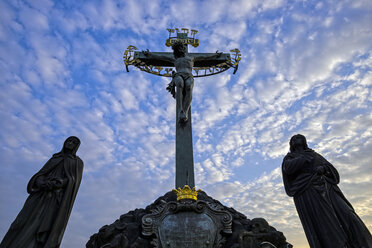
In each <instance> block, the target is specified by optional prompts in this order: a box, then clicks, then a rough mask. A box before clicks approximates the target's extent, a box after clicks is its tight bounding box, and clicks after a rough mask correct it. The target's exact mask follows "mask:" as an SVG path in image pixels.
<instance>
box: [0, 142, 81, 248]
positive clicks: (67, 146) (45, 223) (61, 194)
mask: <svg viewBox="0 0 372 248" xmlns="http://www.w3.org/2000/svg"><path fill="white" fill-rule="evenodd" d="M79 145H80V140H79V139H78V138H77V137H74V136H71V137H69V138H67V139H66V141H65V142H64V145H63V148H62V150H61V152H59V153H56V154H54V155H53V157H52V158H51V159H49V161H48V162H47V163H46V164H45V165H44V166H43V168H41V170H40V171H39V172H38V173H36V174H35V175H34V176H33V177H32V178H31V180H30V182H29V183H28V185H27V192H28V193H29V194H30V195H29V197H28V198H27V200H26V202H25V204H24V206H23V208H22V210H21V212H20V213H19V214H18V216H17V218H16V219H15V221H14V222H13V223H12V225H11V226H10V228H9V230H8V232H7V233H6V235H5V237H4V239H3V241H2V242H1V244H0V247H1V248H21V247H22V248H55V247H59V246H60V244H61V241H62V237H63V234H64V231H65V228H66V225H67V221H68V219H69V216H70V213H71V209H72V206H73V204H74V201H75V197H76V194H77V192H78V189H79V185H80V181H81V177H82V173H83V161H82V160H81V159H80V158H79V157H78V156H76V151H77V150H78V148H79Z"/></svg>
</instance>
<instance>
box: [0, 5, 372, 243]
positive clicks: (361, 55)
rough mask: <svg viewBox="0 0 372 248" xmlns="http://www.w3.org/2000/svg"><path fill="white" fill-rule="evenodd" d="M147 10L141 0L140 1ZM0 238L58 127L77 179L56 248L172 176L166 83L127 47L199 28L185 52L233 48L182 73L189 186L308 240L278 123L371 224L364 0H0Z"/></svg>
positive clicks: (158, 190) (53, 146)
mask: <svg viewBox="0 0 372 248" xmlns="http://www.w3.org/2000/svg"><path fill="white" fill-rule="evenodd" d="M144 6H146V8H145V7H144ZM0 9H1V14H0V20H1V22H0V72H1V75H2V76H1V81H0V82H1V84H0V97H1V101H0V117H1V120H2V121H1V124H0V125H1V126H0V138H1V144H2V145H1V149H0V158H1V161H2V163H1V171H2V173H1V174H0V198H1V200H0V238H2V237H3V235H4V234H5V232H6V231H7V229H8V228H9V225H10V223H11V222H12V221H13V220H14V218H15V216H16V215H17V213H18V212H19V210H20V209H21V207H22V205H23V203H24V201H25V199H26V197H27V195H26V190H25V189H26V185H27V182H28V180H29V178H30V177H31V176H32V175H33V174H34V173H35V172H36V171H37V170H38V169H39V168H40V167H41V166H42V165H43V163H45V162H46V160H47V159H48V158H49V157H50V156H51V154H52V153H54V152H57V151H58V150H59V149H60V147H61V145H62V143H63V141H64V139H65V138H66V137H67V136H69V135H77V136H79V137H80V138H81V140H82V145H81V148H80V150H79V152H78V154H79V156H80V157H81V158H82V159H83V160H84V162H85V172H84V176H83V181H82V185H81V188H80V191H79V193H78V197H77V200H76V202H75V206H74V209H73V211H72V215H71V218H70V222H69V225H68V227H67V230H66V233H65V237H64V240H63V243H62V247H83V246H84V244H85V243H86V241H87V240H88V239H89V236H90V235H91V234H93V233H95V232H97V231H98V229H99V228H100V227H101V226H102V225H104V224H109V223H111V222H113V221H114V220H115V219H116V218H117V217H119V216H120V215H121V214H123V213H126V212H127V211H129V210H131V209H134V208H136V207H144V206H146V205H147V204H149V203H151V202H152V201H153V200H154V199H156V198H157V197H158V196H159V195H162V194H164V193H165V192H166V191H169V190H170V189H172V187H173V186H174V153H175V152H174V138H175V136H174V133H175V123H174V121H175V120H174V119H175V115H174V114H175V102H174V100H173V99H172V97H171V96H170V95H169V94H167V92H166V91H165V87H166V85H167V83H168V81H169V80H168V79H164V78H159V77H155V76H151V75H147V74H144V73H142V72H140V71H138V70H136V69H131V72H130V73H126V72H125V70H124V66H123V61H122V53H123V51H124V50H125V48H126V47H127V46H128V45H136V46H137V47H138V48H139V49H147V48H148V49H150V50H151V51H170V48H166V47H165V46H164V45H163V44H164V40H165V38H166V37H167V35H168V34H167V32H166V28H169V27H173V28H174V27H179V28H181V27H187V28H193V29H197V30H199V33H198V38H199V39H200V41H201V45H200V47H198V48H192V51H193V52H215V51H216V50H219V51H224V52H227V51H229V49H233V48H235V47H238V48H240V50H241V51H242V61H241V64H240V68H239V70H238V72H237V74H236V75H231V74H232V73H231V71H229V72H225V73H224V74H220V75H217V76H214V77H210V78H202V79H196V80H195V87H194V98H193V105H192V111H193V127H194V137H193V139H194V157H195V170H196V182H197V187H198V188H202V189H203V190H205V191H206V192H207V193H209V194H211V195H212V196H214V197H216V198H218V199H219V200H221V201H223V202H224V203H225V204H227V205H229V206H231V207H234V208H236V209H238V210H239V211H241V212H243V213H244V214H246V215H247V216H248V218H255V217H264V218H266V219H267V220H268V221H269V222H270V224H271V225H273V226H274V227H276V228H277V229H279V230H281V231H283V232H284V233H285V235H286V237H287V239H288V241H289V242H291V243H292V244H294V245H295V247H308V245H307V242H306V238H305V235H304V233H303V231H302V227H301V224H300V222H299V219H298V216H297V213H296V211H295V208H294V205H293V202H292V200H291V199H290V198H288V197H287V196H286V195H285V193H284V189H283V185H282V179H281V172H280V164H281V159H282V157H283V156H284V155H285V154H286V152H287V151H288V141H289V138H290V137H291V135H293V134H296V133H303V134H304V135H306V136H307V137H308V140H309V143H310V146H311V147H313V148H314V149H316V150H317V151H318V152H320V153H322V154H323V155H324V156H325V157H326V158H327V159H328V160H329V161H330V162H332V163H333V164H334V165H335V166H336V167H337V168H338V169H339V172H340V174H341V185H340V186H341V189H342V190H343V191H344V193H345V194H346V196H347V197H348V199H349V200H350V201H351V202H352V204H353V205H354V207H355V209H356V211H357V213H358V214H359V215H360V216H361V218H362V219H363V220H364V221H365V223H366V224H367V225H368V227H369V228H370V230H372V209H371V204H372V194H371V193H370V192H369V190H367V189H369V188H371V186H372V185H371V181H372V180H371V179H372V167H371V164H372V157H371V155H370V151H371V149H372V129H371V125H370V123H372V111H371V109H372V108H371V106H372V102H371V99H372V91H371V88H372V84H371V82H372V70H371V66H372V49H371V48H372V47H371V43H370V40H371V39H372V37H371V34H372V30H371V29H372V28H371V25H370V23H372V4H371V3H370V1H362V0H360V1H358V0H356V1H352V2H350V1H346V0H345V1H342V0H341V1H336V2H335V1H322V2H320V1H311V2H309V1H285V0H266V1H238V0H237V1H224V0H219V1H215V2H214V4H211V3H210V1H173V2H168V1H160V0H159V1H151V2H149V1H124V2H119V1H113V0H107V1H104V2H98V1H89V2H84V3H83V2H81V3H80V2H76V3H63V2H58V1H54V2H53V1H48V0H44V1H36V2H35V1H33V2H26V1H7V2H4V1H3V2H0Z"/></svg>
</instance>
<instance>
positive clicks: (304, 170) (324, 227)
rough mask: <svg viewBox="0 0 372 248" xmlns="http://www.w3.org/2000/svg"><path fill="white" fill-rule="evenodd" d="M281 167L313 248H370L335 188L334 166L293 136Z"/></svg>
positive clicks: (369, 239) (359, 223)
mask: <svg viewBox="0 0 372 248" xmlns="http://www.w3.org/2000/svg"><path fill="white" fill-rule="evenodd" d="M289 144H290V152H289V153H288V154H287V155H286V156H285V157H284V160H283V164H282V172H283V181H284V186H285V190H286V192H287V194H288V195H289V196H292V197H293V200H294V203H295V205H296V209H297V212H298V215H299V217H300V219H301V223H302V226H303V228H304V230H305V234H306V237H307V240H308V242H309V244H310V247H312V248H345V247H347V248H368V247H369V248H371V247H372V236H371V234H370V232H369V231H368V229H367V227H366V226H365V225H364V223H363V222H362V220H361V219H360V218H359V217H358V215H357V214H356V213H355V211H354V209H353V207H352V206H351V204H350V203H349V202H348V200H347V199H346V198H345V196H344V195H343V194H342V192H341V190H340V188H339V187H338V186H337V184H338V183H339V182H340V177H339V174H338V172H337V170H336V169H335V167H333V165H332V164H331V163H329V162H328V161H327V160H326V159H325V158H323V157H322V156H321V155H320V154H318V153H316V152H315V151H313V150H312V149H309V148H308V146H307V142H306V138H305V136H303V135H301V134H297V135H294V136H293V137H292V138H291V140H290V142H289Z"/></svg>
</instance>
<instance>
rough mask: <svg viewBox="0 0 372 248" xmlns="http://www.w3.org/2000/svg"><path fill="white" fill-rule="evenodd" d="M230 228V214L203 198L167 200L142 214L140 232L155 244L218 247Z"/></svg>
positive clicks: (160, 245)
mask: <svg viewBox="0 0 372 248" xmlns="http://www.w3.org/2000/svg"><path fill="white" fill-rule="evenodd" d="M175 227H177V228H175ZM231 228H232V216H231V214H230V213H229V212H228V211H225V210H222V209H221V208H218V207H216V206H214V205H213V204H208V203H207V202H205V201H196V202H195V201H179V202H168V203H167V204H166V205H165V206H164V208H162V209H157V210H156V211H153V212H152V213H151V214H147V215H145V216H143V218H142V234H143V235H144V236H148V237H149V236H152V235H154V238H153V240H152V243H153V244H154V245H156V246H155V247H158V248H165V247H170V248H172V247H183V246H182V245H185V246H184V247H222V246H223V244H224V242H225V241H226V238H225V237H224V235H228V234H231V232H232V229H231ZM180 245H181V246H180ZM200 245H203V246H200Z"/></svg>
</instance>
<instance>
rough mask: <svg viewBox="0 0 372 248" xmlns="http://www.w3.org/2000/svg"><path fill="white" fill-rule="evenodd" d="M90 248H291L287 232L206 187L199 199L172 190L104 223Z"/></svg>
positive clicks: (88, 244) (91, 241) (88, 245)
mask: <svg viewBox="0 0 372 248" xmlns="http://www.w3.org/2000/svg"><path fill="white" fill-rule="evenodd" d="M86 247H87V248H103V247H104V248H150V247H158V248H168V247H169V248H174V247H176V248H183V247H189V248H193V247H196V248H201V247H206V248H212V247H213V248H214V247H218V248H256V247H257V248H259V247H260V248H273V247H274V248H275V247H276V248H289V247H292V246H291V245H290V244H289V243H287V242H286V239H285V237H284V235H283V233H281V232H279V231H277V230H276V229H275V228H273V227H271V226H270V225H269V224H268V223H267V221H266V220H265V219H262V218H255V219H252V220H250V219H247V217H246V216H244V215H243V214H241V213H239V212H237V211H236V210H234V209H233V208H228V207H226V206H223V205H222V204H221V203H220V202H219V201H216V200H214V199H213V198H211V197H209V196H208V195H207V194H206V193H205V192H200V193H199V194H198V201H196V202H195V201H192V200H186V201H178V202H177V200H176V194H175V193H173V192H168V193H166V194H165V195H164V196H162V197H160V198H158V199H157V200H156V201H155V202H154V203H153V204H151V205H149V206H147V207H146V209H136V210H134V211H130V212H128V213H127V214H124V215H122V216H120V219H118V220H116V221H115V222H114V223H112V224H111V225H105V226H103V227H102V228H101V229H100V230H99V232H98V233H96V234H94V235H93V236H91V237H90V240H89V241H88V243H87V244H86Z"/></svg>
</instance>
